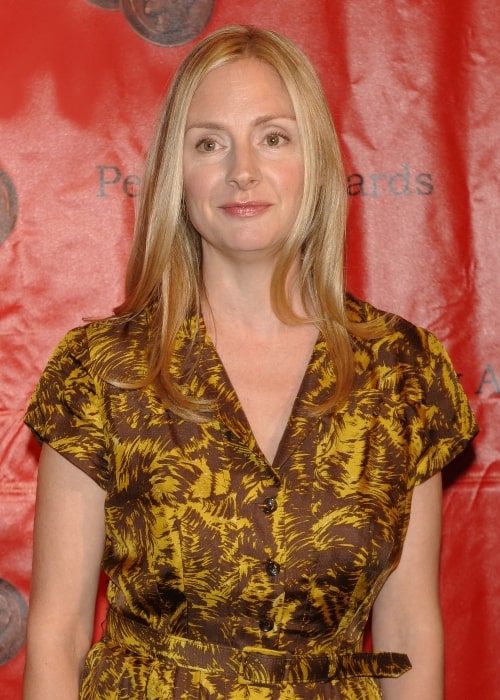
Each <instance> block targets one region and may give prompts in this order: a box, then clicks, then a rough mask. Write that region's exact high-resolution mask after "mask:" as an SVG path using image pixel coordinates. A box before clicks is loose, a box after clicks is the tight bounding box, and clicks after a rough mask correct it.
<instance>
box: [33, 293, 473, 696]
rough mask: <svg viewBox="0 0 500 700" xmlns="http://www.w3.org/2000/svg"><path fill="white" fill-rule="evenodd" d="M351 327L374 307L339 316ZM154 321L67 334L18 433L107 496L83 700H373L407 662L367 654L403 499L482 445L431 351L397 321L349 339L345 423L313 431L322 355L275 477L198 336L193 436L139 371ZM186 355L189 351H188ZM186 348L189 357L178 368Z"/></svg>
mask: <svg viewBox="0 0 500 700" xmlns="http://www.w3.org/2000/svg"><path fill="white" fill-rule="evenodd" d="M349 313H350V314H351V315H352V317H353V318H356V319H369V318H373V317H374V316H375V315H376V314H378V313H380V312H378V311H376V310H375V309H374V308H373V307H371V306H370V305H368V304H366V303H363V302H358V301H355V300H351V301H350V306H349ZM148 328H149V326H148V313H147V312H144V313H143V314H142V315H141V316H138V317H137V318H136V319H135V320H133V321H131V322H129V324H128V325H127V328H126V329H125V328H124V326H123V325H120V324H119V323H117V322H116V320H115V321H100V322H94V323H91V324H89V325H87V326H85V327H81V328H77V329H75V330H73V331H71V332H70V333H68V335H67V336H66V337H65V339H64V340H63V341H62V342H61V343H60V345H59V346H58V348H57V349H56V351H55V353H54V355H53V357H52V359H51V360H50V362H49V364H48V366H47V368H46V370H45V372H44V374H43V376H42V378H41V380H40V383H39V385H38V387H37V389H36V391H35V394H34V396H33V399H32V402H31V404H30V407H29V410H28V413H27V416H26V422H27V424H28V425H29V426H30V427H31V429H32V430H33V431H34V432H35V434H36V435H37V436H38V437H39V438H40V439H41V440H43V441H46V442H48V443H49V444H50V445H51V446H52V447H53V448H54V449H55V450H57V451H58V452H60V453H61V454H62V455H64V456H65V457H66V458H67V459H68V460H69V461H70V462H72V463H73V464H74V465H75V466H76V467H78V468H79V469H81V470H83V471H84V472H85V473H86V474H88V475H89V476H90V477H91V478H92V479H94V480H95V481H96V482H97V483H98V484H99V485H100V486H101V487H102V488H103V489H105V491H106V494H107V498H106V507H105V518H106V544H105V551H104V556H103V561H102V566H103V569H104V571H105V573H106V575H107V576H108V577H109V585H108V600H109V611H108V619H107V626H106V631H105V633H104V637H103V638H102V640H100V641H99V642H98V643H97V644H96V645H95V646H94V647H93V648H92V649H91V650H90V652H89V655H88V657H87V661H86V664H85V668H84V671H83V674H82V684H81V695H80V697H81V698H82V700H125V699H127V700H139V699H147V700H159V699H160V698H161V699H162V700H174V699H175V700H192V699H194V698H204V699H205V698H206V699H209V698H210V699H214V700H222V699H230V700H245V699H248V700H278V699H279V700H284V699H290V700H292V699H293V700H375V699H376V698H380V691H379V690H378V685H377V681H376V677H377V676H393V675H399V674H400V673H402V672H404V671H405V670H407V669H408V668H410V664H409V661H408V658H407V657H406V656H405V654H404V651H405V650H404V649H400V650H393V651H394V652H403V653H391V651H389V650H388V651H387V652H386V653H378V654H369V653H363V652H362V640H363V634H364V630H365V626H366V623H367V619H368V617H369V613H370V609H371V607H372V604H373V602H374V600H375V598H376V596H377V594H378V592H379V591H380V589H381V587H382V585H383V584H384V582H385V580H386V579H387V577H388V575H389V574H390V572H391V571H392V570H393V569H394V568H395V567H396V566H397V563H398V561H399V558H400V555H401V550H402V546H403V541H404V537H405V533H406V529H407V526H408V519H409V514H410V503H411V496H412V491H413V489H414V487H415V486H416V485H418V484H419V483H421V482H422V481H424V480H425V479H427V478H429V477H430V476H431V475H432V474H434V473H435V472H437V471H438V470H440V469H441V468H442V467H444V466H445V464H447V463H448V462H449V461H450V460H451V459H453V457H455V456H456V455H457V454H458V453H459V452H460V451H461V450H462V449H463V448H464V447H465V446H466V444H467V442H468V441H469V439H470V438H471V437H472V436H473V435H474V434H475V432H476V424H475V421H474V418H473V416H472V414H471V411H470V408H469V405H468V402H467V399H466V397H465V395H464V393H463V391H462V388H461V386H460V384H459V383H458V381H457V377H456V375H455V372H454V370H453V368H452V366H451V364H450V361H449V359H448V357H447V355H446V353H445V351H444V349H443V347H442V346H441V345H440V344H439V342H438V341H437V340H436V339H435V338H434V337H433V336H432V335H431V334H429V333H428V332H426V331H424V330H422V329H419V328H416V327H415V326H413V325H411V324H409V323H407V322H406V321H404V320H402V319H398V320H397V322H396V325H395V326H394V328H392V329H391V331H390V332H388V334H387V335H386V336H385V337H383V338H381V339H378V340H370V341H366V340H360V339H357V338H353V343H354V348H355V360H356V379H355V384H354V387H353V390H352V392H351V395H350V398H349V400H348V401H347V403H346V405H345V406H344V407H343V408H342V409H341V410H339V411H338V412H337V413H335V414H334V415H333V416H331V415H330V416H323V417H312V416H311V415H310V412H309V411H308V408H309V407H310V406H311V405H314V404H315V403H317V402H319V401H323V400H324V399H325V398H326V397H327V396H328V395H329V394H330V392H331V391H332V388H333V386H334V382H335V375H334V371H333V367H332V365H331V362H330V360H329V357H328V354H327V349H326V346H325V342H324V340H323V338H322V337H321V335H320V336H319V338H318V340H317V342H316V345H315V348H314V351H313V353H312V356H311V359H310V362H309V365H308V369H307V371H306V373H305V376H304V379H303V382H302V386H301V389H300V392H299V395H298V397H297V399H296V402H295V405H294V408H293V411H292V414H291V416H290V419H289V422H288V425H287V427H286V429H285V433H284V435H283V438H282V441H281V443H280V446H279V449H278V452H277V455H276V458H275V460H274V463H273V464H269V463H268V461H267V460H266V458H265V457H264V455H263V454H262V452H261V451H260V449H259V447H258V445H257V444H256V442H255V438H254V436H253V435H252V432H251V430H250V427H249V425H248V422H247V420H246V417H245V415H244V413H243V411H242V408H241V405H240V404H239V401H238V398H237V396H236V395H235V392H234V390H233V388H232V387H231V384H230V382H229V379H228V377H227V376H226V373H225V371H224V368H223V366H222V364H221V361H220V359H219V357H218V356H217V353H216V351H215V348H214V347H213V345H212V343H211V341H210V339H209V338H208V337H207V334H206V330H205V327H204V324H203V319H198V318H196V317H194V316H193V317H190V318H187V319H186V321H185V323H184V325H183V327H182V328H181V331H180V332H179V334H178V338H177V344H176V352H175V355H174V359H173V363H172V372H173V374H174V376H175V377H176V379H177V381H178V383H179V385H180V386H181V387H182V388H183V390H184V391H185V392H189V393H190V394H192V395H194V396H197V397H204V398H206V399H210V401H212V402H213V406H214V410H213V413H212V417H211V418H210V419H209V420H207V421H206V422H204V423H201V424H195V423H193V422H190V421H187V420H184V419H181V418H179V417H178V416H176V415H175V414H174V413H172V412H171V411H170V410H167V409H166V407H165V405H164V404H163V403H162V400H161V398H160V397H159V395H158V393H157V392H156V390H155V388H154V387H153V386H149V387H147V388H144V389H133V390H131V389H123V388H118V387H117V386H116V382H120V381H121V382H123V381H124V380H125V381H127V380H131V379H136V378H138V377H140V376H144V372H145V371H146V366H147V363H146V347H147V339H148ZM193 341H194V345H193ZM192 347H194V348H195V349H196V351H195V352H191V353H190V352H189V348H192Z"/></svg>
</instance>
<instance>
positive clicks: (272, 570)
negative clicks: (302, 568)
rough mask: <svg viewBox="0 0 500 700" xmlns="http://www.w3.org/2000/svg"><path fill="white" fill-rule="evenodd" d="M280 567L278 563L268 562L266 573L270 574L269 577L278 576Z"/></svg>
mask: <svg viewBox="0 0 500 700" xmlns="http://www.w3.org/2000/svg"><path fill="white" fill-rule="evenodd" d="M280 569H281V567H280V565H279V564H278V562H277V561H273V560H272V559H270V560H269V561H268V562H266V571H267V573H268V574H269V576H277V575H278V574H279V572H280Z"/></svg>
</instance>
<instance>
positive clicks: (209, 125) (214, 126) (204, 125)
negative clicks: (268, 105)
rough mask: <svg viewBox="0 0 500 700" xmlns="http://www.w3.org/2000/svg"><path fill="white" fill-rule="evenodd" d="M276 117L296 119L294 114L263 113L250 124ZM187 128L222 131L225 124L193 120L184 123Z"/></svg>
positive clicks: (268, 120)
mask: <svg viewBox="0 0 500 700" xmlns="http://www.w3.org/2000/svg"><path fill="white" fill-rule="evenodd" d="M278 119H288V120H289V121H294V122H296V121H297V118H296V117H295V115H294V114H264V115H263V116H261V117H257V118H256V119H254V120H253V122H252V126H260V125H261V124H266V123H267V122H272V121H275V120H278ZM189 129H211V130H213V131H224V130H225V129H226V127H225V125H224V124H222V123H220V122H212V121H207V122H194V123H193V124H189V123H187V124H186V131H188V130H189Z"/></svg>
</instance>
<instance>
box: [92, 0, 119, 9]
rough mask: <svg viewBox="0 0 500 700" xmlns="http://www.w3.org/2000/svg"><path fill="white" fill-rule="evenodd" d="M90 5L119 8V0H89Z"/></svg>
mask: <svg viewBox="0 0 500 700" xmlns="http://www.w3.org/2000/svg"><path fill="white" fill-rule="evenodd" d="M89 2H91V3H92V5H97V7H100V8H101V9H103V10H119V9H120V0H89Z"/></svg>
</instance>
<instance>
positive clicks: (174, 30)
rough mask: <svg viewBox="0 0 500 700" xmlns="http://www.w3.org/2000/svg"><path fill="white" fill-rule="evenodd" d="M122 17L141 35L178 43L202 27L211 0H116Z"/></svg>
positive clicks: (165, 43)
mask: <svg viewBox="0 0 500 700" xmlns="http://www.w3.org/2000/svg"><path fill="white" fill-rule="evenodd" d="M120 5H121V9H122V12H123V14H124V16H125V19H126V20H127V22H128V23H129V24H130V26H131V27H132V29H133V30H134V31H136V32H137V34H139V35H140V36H141V37H142V38H143V39H146V40H147V41H149V42H151V43H152V44H158V45H160V46H179V45H180V44H186V43H187V42H188V41H191V39H194V38H195V37H196V36H198V34H201V32H202V31H203V30H204V29H205V27H206V26H207V24H208V22H209V21H210V17H211V16H212V13H213V10H214V5H215V0H120Z"/></svg>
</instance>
